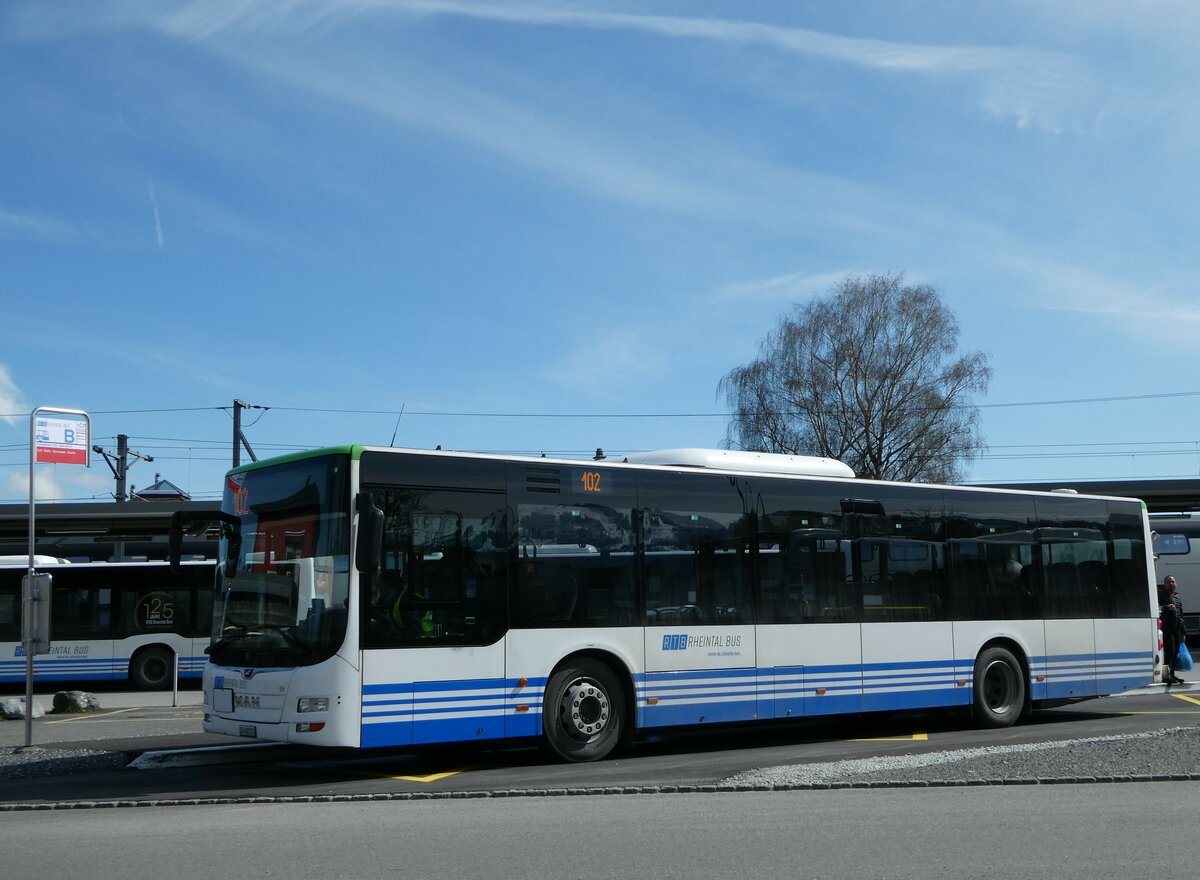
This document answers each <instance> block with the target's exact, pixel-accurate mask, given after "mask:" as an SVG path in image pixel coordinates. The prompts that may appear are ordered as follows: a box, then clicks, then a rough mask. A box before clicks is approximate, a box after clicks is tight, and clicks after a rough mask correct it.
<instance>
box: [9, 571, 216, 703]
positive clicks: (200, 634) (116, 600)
mask: <svg viewBox="0 0 1200 880" xmlns="http://www.w3.org/2000/svg"><path fill="white" fill-rule="evenodd" d="M34 562H35V569H36V571H37V572H38V573H42V574H49V575H50V576H51V578H52V581H51V594H50V595H51V601H50V651H49V653H46V654H35V655H34V658H33V677H34V684H35V685H36V684H39V683H43V682H79V683H83V682H95V681H125V680H128V681H129V683H130V684H131V685H133V686H134V687H136V688H139V689H143V690H165V689H169V688H170V687H171V686H172V683H173V681H174V678H173V675H174V672H175V669H176V662H178V673H179V678H180V679H189V678H190V679H197V678H200V675H201V673H202V671H203V669H204V664H205V662H206V661H207V659H208V658H207V657H206V656H205V653H204V649H205V648H207V647H208V643H209V635H210V633H211V631H212V609H213V592H212V591H213V576H214V568H215V566H214V563H213V562H212V561H211V560H209V561H207V562H183V563H182V564H181V565H180V566H179V567H178V570H177V571H172V570H171V567H170V566H169V565H168V564H167V563H166V562H67V561H65V560H61V559H57V558H55V557H47V556H38V557H36V558H35V560H34ZM28 571H29V557H27V556H26V557H0V683H8V684H15V683H18V682H23V681H24V680H25V674H26V660H25V653H24V650H23V649H22V646H21V581H22V579H23V578H24V577H25V575H26V574H27V573H28Z"/></svg>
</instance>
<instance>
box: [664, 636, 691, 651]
mask: <svg viewBox="0 0 1200 880" xmlns="http://www.w3.org/2000/svg"><path fill="white" fill-rule="evenodd" d="M687 646H688V637H687V633H678V634H675V635H666V636H663V646H662V649H663V650H664V651H686V650H687Z"/></svg>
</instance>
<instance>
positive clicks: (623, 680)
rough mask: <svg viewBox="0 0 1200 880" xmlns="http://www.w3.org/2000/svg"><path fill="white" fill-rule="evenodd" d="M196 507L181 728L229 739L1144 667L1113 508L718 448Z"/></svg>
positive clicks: (1147, 571)
mask: <svg viewBox="0 0 1200 880" xmlns="http://www.w3.org/2000/svg"><path fill="white" fill-rule="evenodd" d="M220 519H221V520H222V524H223V526H222V534H223V537H222V550H221V553H220V560H221V561H220V562H219V563H218V566H217V589H216V597H217V599H216V605H217V607H216V608H215V609H214V614H213V623H214V630H213V644H212V645H211V647H210V649H209V658H210V662H209V664H208V666H207V667H205V672H204V729H205V730H206V731H209V732H212V733H223V734H228V735H230V736H241V737H253V738H259V739H267V740H277V741H289V742H298V743H305V744H310V745H325V746H341V747H347V746H348V747H398V746H414V745H422V744H430V743H446V742H481V741H496V740H505V739H521V738H525V739H532V738H540V739H541V740H542V741H543V742H544V744H545V745H546V746H547V747H548V748H549V749H550V751H551V752H552V753H553V754H554V755H555V756H557V757H558V758H559V759H561V760H566V761H589V760H596V759H600V758H603V757H605V756H606V755H608V754H610V753H611V752H612V750H613V749H614V748H616V747H618V746H620V745H629V744H631V743H632V742H633V739H634V737H635V735H636V733H637V732H639V731H646V730H661V729H665V728H672V727H675V728H678V727H695V726H703V725H710V724H719V723H729V722H739V723H767V722H769V721H771V720H783V719H797V718H805V717H813V716H829V715H836V714H857V713H862V712H872V711H888V710H912V709H937V708H949V707H963V708H970V709H972V710H973V712H974V715H975V718H976V719H977V720H978V722H979V723H980V724H983V725H985V726H991V727H1001V726H1007V725H1009V724H1013V723H1014V722H1016V721H1017V720H1019V719H1020V718H1022V717H1025V716H1026V715H1028V714H1029V713H1030V712H1032V711H1034V710H1035V709H1036V708H1038V707H1041V706H1050V705H1055V704H1059V703H1063V702H1069V701H1073V700H1079V699H1085V698H1089V697H1097V696H1104V695H1107V694H1113V693H1119V692H1122V691H1125V690H1129V689H1132V688H1136V687H1139V686H1142V685H1146V684H1149V683H1150V682H1151V681H1152V680H1153V676H1154V670H1155V666H1156V663H1157V662H1158V657H1157V653H1158V639H1157V627H1156V617H1157V608H1156V606H1155V604H1154V600H1155V590H1154V569H1153V561H1152V559H1151V553H1150V548H1149V545H1150V540H1151V538H1150V527H1149V520H1148V518H1147V516H1146V511H1145V506H1144V505H1143V504H1142V503H1141V502H1140V501H1136V500H1130V499H1127V498H1104V497H1097V496H1086V495H1074V494H1072V495H1065V494H1054V493H1048V492H1031V491H1013V490H999V489H976V488H963V487H954V486H933V485H917V484H900V483H884V482H876V481H869V480H859V479H855V478H854V477H853V473H852V472H850V470H849V468H846V467H845V466H844V465H839V464H837V463H832V462H828V461H824V460H815V461H814V460H807V461H806V460H804V459H800V458H796V457H791V456H769V455H763V454H754V453H743V454H739V453H733V452H726V451H715V452H714V451H708V450H688V449H683V450H669V451H667V452H664V453H659V454H647V455H644V456H640V457H638V459H637V460H633V459H632V458H631V460H629V461H620V462H618V461H614V460H612V459H606V460H600V461H573V460H567V459H549V458H528V457H521V456H501V455H481V454H469V453H453V452H443V451H432V452H427V451H419V450H404V449H392V448H378V447H364V446H344V447H338V448H333V449H324V450H314V451H312V452H305V453H298V454H295V455H290V456H285V457H282V458H277V459H273V460H270V461H260V462H256V463H253V464H247V465H245V466H243V467H240V468H237V469H235V470H233V471H231V472H230V473H229V475H228V476H227V478H226V480H225V496H224V500H223V503H222V509H221V511H220ZM179 526H180V527H179V528H178V529H177V530H176V533H177V534H178V533H179V532H180V531H182V521H181V523H180V524H179ZM303 560H311V561H312V567H311V569H309V567H308V566H307V565H306V564H304V563H303V562H302V561H303Z"/></svg>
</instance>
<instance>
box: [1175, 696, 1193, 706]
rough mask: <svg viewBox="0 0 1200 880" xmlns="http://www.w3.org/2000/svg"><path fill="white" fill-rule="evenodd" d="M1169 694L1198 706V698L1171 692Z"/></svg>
mask: <svg viewBox="0 0 1200 880" xmlns="http://www.w3.org/2000/svg"><path fill="white" fill-rule="evenodd" d="M1171 696H1173V697H1174V698H1175V699H1177V700H1186V701H1187V702H1189V703H1195V704H1196V705H1197V706H1200V700H1197V699H1196V698H1195V697H1189V696H1187V694H1171Z"/></svg>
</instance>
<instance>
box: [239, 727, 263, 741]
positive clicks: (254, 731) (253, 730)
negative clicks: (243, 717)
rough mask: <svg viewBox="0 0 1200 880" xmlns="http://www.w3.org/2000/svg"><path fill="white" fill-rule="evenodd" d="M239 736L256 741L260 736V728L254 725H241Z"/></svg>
mask: <svg viewBox="0 0 1200 880" xmlns="http://www.w3.org/2000/svg"><path fill="white" fill-rule="evenodd" d="M238 736H248V737H250V738H251V739H254V738H255V737H257V736H258V728H257V727H255V726H254V725H253V724H241V725H239V726H238Z"/></svg>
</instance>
